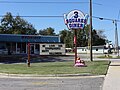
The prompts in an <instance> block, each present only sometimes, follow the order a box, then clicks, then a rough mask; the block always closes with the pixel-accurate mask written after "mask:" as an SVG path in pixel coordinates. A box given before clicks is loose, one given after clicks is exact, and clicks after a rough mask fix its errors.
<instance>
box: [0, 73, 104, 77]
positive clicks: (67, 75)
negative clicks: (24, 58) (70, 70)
mask: <svg viewBox="0 0 120 90" xmlns="http://www.w3.org/2000/svg"><path fill="white" fill-rule="evenodd" d="M85 76H86V77H105V75H92V74H89V73H83V74H55V75H36V74H9V73H0V77H16V78H17V77H19V78H23V77H24V78H40V77H51V78H52V77H53V78H54V77H85Z"/></svg>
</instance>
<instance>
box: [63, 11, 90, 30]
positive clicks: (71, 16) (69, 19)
mask: <svg viewBox="0 0 120 90" xmlns="http://www.w3.org/2000/svg"><path fill="white" fill-rule="evenodd" d="M64 20H65V24H66V25H67V27H68V29H70V30H71V29H72V30H74V29H83V28H84V26H85V25H86V24H87V20H88V14H86V15H84V13H83V12H81V11H79V10H73V11H71V12H69V13H68V14H64Z"/></svg>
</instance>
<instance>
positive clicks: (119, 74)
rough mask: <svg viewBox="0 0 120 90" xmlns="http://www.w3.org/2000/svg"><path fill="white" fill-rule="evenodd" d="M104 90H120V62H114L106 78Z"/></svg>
mask: <svg viewBox="0 0 120 90" xmlns="http://www.w3.org/2000/svg"><path fill="white" fill-rule="evenodd" d="M103 90H120V61H112V62H111V64H110V66H109V69H108V73H107V75H106V77H105V80H104V84H103Z"/></svg>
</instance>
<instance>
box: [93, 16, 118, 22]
mask: <svg viewBox="0 0 120 90" xmlns="http://www.w3.org/2000/svg"><path fill="white" fill-rule="evenodd" d="M92 17H93V18H97V19H100V20H110V21H117V22H120V20H116V19H111V18H104V17H96V16H92Z"/></svg>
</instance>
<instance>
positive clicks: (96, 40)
mask: <svg viewBox="0 0 120 90" xmlns="http://www.w3.org/2000/svg"><path fill="white" fill-rule="evenodd" d="M60 36H61V42H63V43H65V44H66V47H67V48H73V38H74V30H73V31H69V30H65V29H64V30H62V31H60ZM88 40H89V25H86V26H85V28H84V29H80V30H77V47H81V46H82V47H84V46H88V43H89V42H88ZM105 41H106V39H105V35H104V34H103V32H101V33H97V30H95V29H94V30H92V42H93V43H92V45H94V46H97V45H104V44H105Z"/></svg>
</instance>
